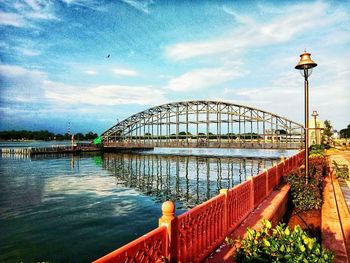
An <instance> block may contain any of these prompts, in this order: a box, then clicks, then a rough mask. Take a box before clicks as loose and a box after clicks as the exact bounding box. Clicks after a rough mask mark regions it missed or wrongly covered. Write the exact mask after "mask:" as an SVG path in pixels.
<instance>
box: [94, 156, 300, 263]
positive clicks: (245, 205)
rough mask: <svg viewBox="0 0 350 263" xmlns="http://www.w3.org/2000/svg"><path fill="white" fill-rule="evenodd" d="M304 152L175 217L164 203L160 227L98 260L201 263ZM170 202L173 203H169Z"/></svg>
mask: <svg viewBox="0 0 350 263" xmlns="http://www.w3.org/2000/svg"><path fill="white" fill-rule="evenodd" d="M304 152H305V151H300V152H299V153H297V154H295V155H293V156H291V157H289V158H288V159H285V160H282V161H281V162H280V163H279V164H277V165H276V166H273V167H271V168H269V169H266V170H265V171H264V172H262V173H260V174H258V175H256V176H253V177H251V178H249V179H248V180H247V181H245V182H243V183H241V184H239V185H236V186H235V187H233V188H231V189H222V190H221V191H220V194H219V195H217V196H216V197H213V198H211V199H210V200H208V201H206V202H204V203H202V204H200V205H198V206H196V207H194V208H192V209H191V210H189V211H187V212H185V213H184V214H182V215H180V216H178V217H175V216H174V212H175V207H174V204H173V203H172V202H170V201H167V202H165V203H164V204H163V206H162V211H163V216H162V217H161V218H160V220H159V225H160V227H159V228H157V229H155V230H153V231H151V232H150V233H148V234H146V235H144V236H143V237H141V238H139V239H136V240H135V241H133V242H131V243H129V244H127V245H125V246H123V247H121V248H119V249H117V250H115V251H113V252H112V253H110V254H108V255H106V256H104V257H102V258H100V259H98V260H96V261H95V262H96V263H104V262H165V261H162V259H165V258H166V259H167V260H168V261H170V262H201V261H203V260H204V259H205V258H206V257H207V256H208V255H209V254H210V253H211V252H212V251H213V250H214V249H215V248H216V247H217V246H219V245H220V244H221V243H222V242H223V241H224V239H225V237H226V236H227V235H229V234H230V233H231V232H232V231H234V230H235V229H236V228H237V227H238V226H239V225H240V224H241V223H242V221H243V220H244V219H245V218H246V217H247V216H248V215H249V214H250V213H251V212H252V211H253V210H254V209H255V208H256V207H257V206H259V205H260V204H261V203H262V201H263V200H264V199H265V198H266V197H267V196H268V195H269V194H270V193H271V192H272V191H273V189H274V188H275V187H276V186H278V185H279V183H280V181H281V178H282V177H283V176H285V175H287V174H288V173H289V172H290V171H292V170H293V169H297V168H298V167H299V166H300V165H301V164H302V163H303V161H304ZM169 204H170V205H169Z"/></svg>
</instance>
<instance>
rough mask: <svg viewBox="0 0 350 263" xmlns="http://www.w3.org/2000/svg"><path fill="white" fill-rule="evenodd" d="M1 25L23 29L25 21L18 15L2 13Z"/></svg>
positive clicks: (0, 14)
mask: <svg viewBox="0 0 350 263" xmlns="http://www.w3.org/2000/svg"><path fill="white" fill-rule="evenodd" d="M0 25H5V26H15V27H22V26H24V20H23V18H22V16H20V15H18V14H15V13H5V12H0Z"/></svg>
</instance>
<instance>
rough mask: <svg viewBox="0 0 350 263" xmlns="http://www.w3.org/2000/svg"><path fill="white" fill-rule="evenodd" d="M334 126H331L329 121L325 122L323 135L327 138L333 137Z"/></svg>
mask: <svg viewBox="0 0 350 263" xmlns="http://www.w3.org/2000/svg"><path fill="white" fill-rule="evenodd" d="M332 128H333V127H332V125H331V121H329V120H325V121H324V131H323V134H324V135H325V136H328V137H331V136H332V135H333V132H332Z"/></svg>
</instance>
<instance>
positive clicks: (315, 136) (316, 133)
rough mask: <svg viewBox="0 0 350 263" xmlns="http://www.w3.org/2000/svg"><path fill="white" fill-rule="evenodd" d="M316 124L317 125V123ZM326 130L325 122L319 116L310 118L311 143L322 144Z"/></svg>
mask: <svg viewBox="0 0 350 263" xmlns="http://www.w3.org/2000/svg"><path fill="white" fill-rule="evenodd" d="M315 124H316V125H315ZM323 131H324V122H323V121H321V120H319V119H318V118H317V117H316V118H314V117H312V118H310V119H309V145H313V144H321V143H322V141H321V140H322V137H323Z"/></svg>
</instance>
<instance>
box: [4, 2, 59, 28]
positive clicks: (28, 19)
mask: <svg viewBox="0 0 350 263" xmlns="http://www.w3.org/2000/svg"><path fill="white" fill-rule="evenodd" d="M3 4H4V6H6V7H7V8H8V9H10V10H15V11H16V12H15V13H13V12H0V24H1V25H7V26H15V27H29V26H32V22H35V21H36V20H53V19H55V20H58V18H57V17H56V16H55V15H54V10H53V8H52V3H51V2H49V1H41V0H25V1H24V2H22V3H21V2H17V1H8V2H6V1H5V2H4V3H3Z"/></svg>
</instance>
